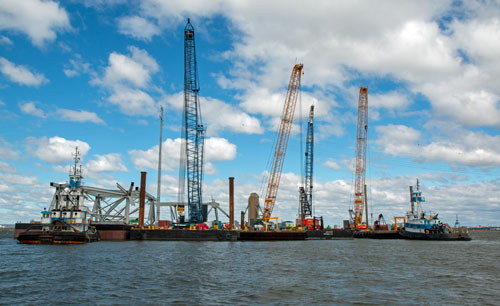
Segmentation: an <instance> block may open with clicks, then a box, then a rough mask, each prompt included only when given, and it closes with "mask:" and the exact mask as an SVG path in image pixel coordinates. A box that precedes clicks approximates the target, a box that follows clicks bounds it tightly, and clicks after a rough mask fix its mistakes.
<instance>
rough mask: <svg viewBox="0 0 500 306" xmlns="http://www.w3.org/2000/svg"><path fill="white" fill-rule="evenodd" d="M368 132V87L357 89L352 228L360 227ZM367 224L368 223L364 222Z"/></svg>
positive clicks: (364, 202) (364, 203)
mask: <svg viewBox="0 0 500 306" xmlns="http://www.w3.org/2000/svg"><path fill="white" fill-rule="evenodd" d="M367 132H368V87H361V88H360V89H359V102H358V134H357V144H356V180H355V183H354V228H355V229H358V228H360V225H361V224H362V218H363V209H364V208H365V205H366V197H365V189H364V188H365V176H366V141H367ZM366 226H368V224H366Z"/></svg>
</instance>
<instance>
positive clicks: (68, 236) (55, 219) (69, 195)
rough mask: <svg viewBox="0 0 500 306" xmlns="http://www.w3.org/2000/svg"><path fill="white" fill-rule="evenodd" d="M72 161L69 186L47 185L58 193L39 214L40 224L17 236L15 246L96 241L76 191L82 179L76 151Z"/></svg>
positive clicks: (87, 215) (65, 184)
mask: <svg viewBox="0 0 500 306" xmlns="http://www.w3.org/2000/svg"><path fill="white" fill-rule="evenodd" d="M74 158H75V164H74V166H72V167H70V175H69V182H68V183H63V184H56V183H51V184H50V185H51V186H52V187H55V188H56V189H59V192H56V193H55V195H54V198H53V199H52V202H51V204H50V208H49V209H44V210H43V211H42V212H41V214H42V217H41V222H40V223H33V225H32V226H30V227H28V228H27V229H26V230H25V231H23V232H21V233H19V235H18V236H17V240H18V241H19V243H27V244H81V243H86V242H93V241H98V240H99V234H98V233H97V231H96V229H95V227H93V226H91V225H90V224H89V223H90V221H89V220H88V219H90V211H89V210H88V209H87V208H86V207H85V206H84V205H83V201H84V195H83V193H82V191H81V188H80V186H81V184H82V179H83V176H82V168H81V165H79V161H80V153H79V152H78V148H76V153H75V154H74Z"/></svg>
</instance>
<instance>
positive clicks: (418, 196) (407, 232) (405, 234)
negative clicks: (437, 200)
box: [400, 179, 471, 241]
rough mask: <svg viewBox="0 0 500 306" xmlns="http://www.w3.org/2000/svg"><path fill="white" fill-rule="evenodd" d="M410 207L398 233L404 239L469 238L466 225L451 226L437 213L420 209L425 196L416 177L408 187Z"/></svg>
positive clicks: (466, 239)
mask: <svg viewBox="0 0 500 306" xmlns="http://www.w3.org/2000/svg"><path fill="white" fill-rule="evenodd" d="M410 195H411V198H410V202H411V209H410V211H409V212H408V213H407V214H406V220H405V224H404V230H403V231H402V232H400V235H401V237H402V238H404V239H419V240H465V241H468V240H471V238H470V236H469V232H468V229H467V228H466V227H458V226H455V227H451V226H449V225H448V224H445V223H442V222H441V220H439V218H438V214H435V215H432V214H428V215H426V214H425V213H424V211H423V210H422V203H423V202H425V198H424V197H422V191H420V184H419V181H418V179H417V185H416V186H415V187H410Z"/></svg>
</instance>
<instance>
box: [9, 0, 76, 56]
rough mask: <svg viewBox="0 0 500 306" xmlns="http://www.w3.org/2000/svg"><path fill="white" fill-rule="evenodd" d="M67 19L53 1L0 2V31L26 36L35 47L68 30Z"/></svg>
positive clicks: (64, 12)
mask: <svg viewBox="0 0 500 306" xmlns="http://www.w3.org/2000/svg"><path fill="white" fill-rule="evenodd" d="M70 28H71V26H70V23H69V17H68V14H67V12H66V10H64V8H61V7H60V6H59V3H57V2H54V1H40V0H23V1H17V0H3V1H1V2H0V30H12V31H15V32H21V33H24V34H26V35H28V36H29V37H30V38H31V41H32V43H33V44H34V45H36V46H39V47H40V46H42V45H43V44H44V43H45V42H51V41H54V40H55V39H56V36H57V34H56V33H57V32H62V31H64V30H67V29H70Z"/></svg>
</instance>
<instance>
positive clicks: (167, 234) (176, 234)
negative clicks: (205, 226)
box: [130, 228, 239, 241]
mask: <svg viewBox="0 0 500 306" xmlns="http://www.w3.org/2000/svg"><path fill="white" fill-rule="evenodd" d="M238 233H239V232H238V231H232V230H183V229H138V228H134V229H130V240H163V241H236V240H238Z"/></svg>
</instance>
